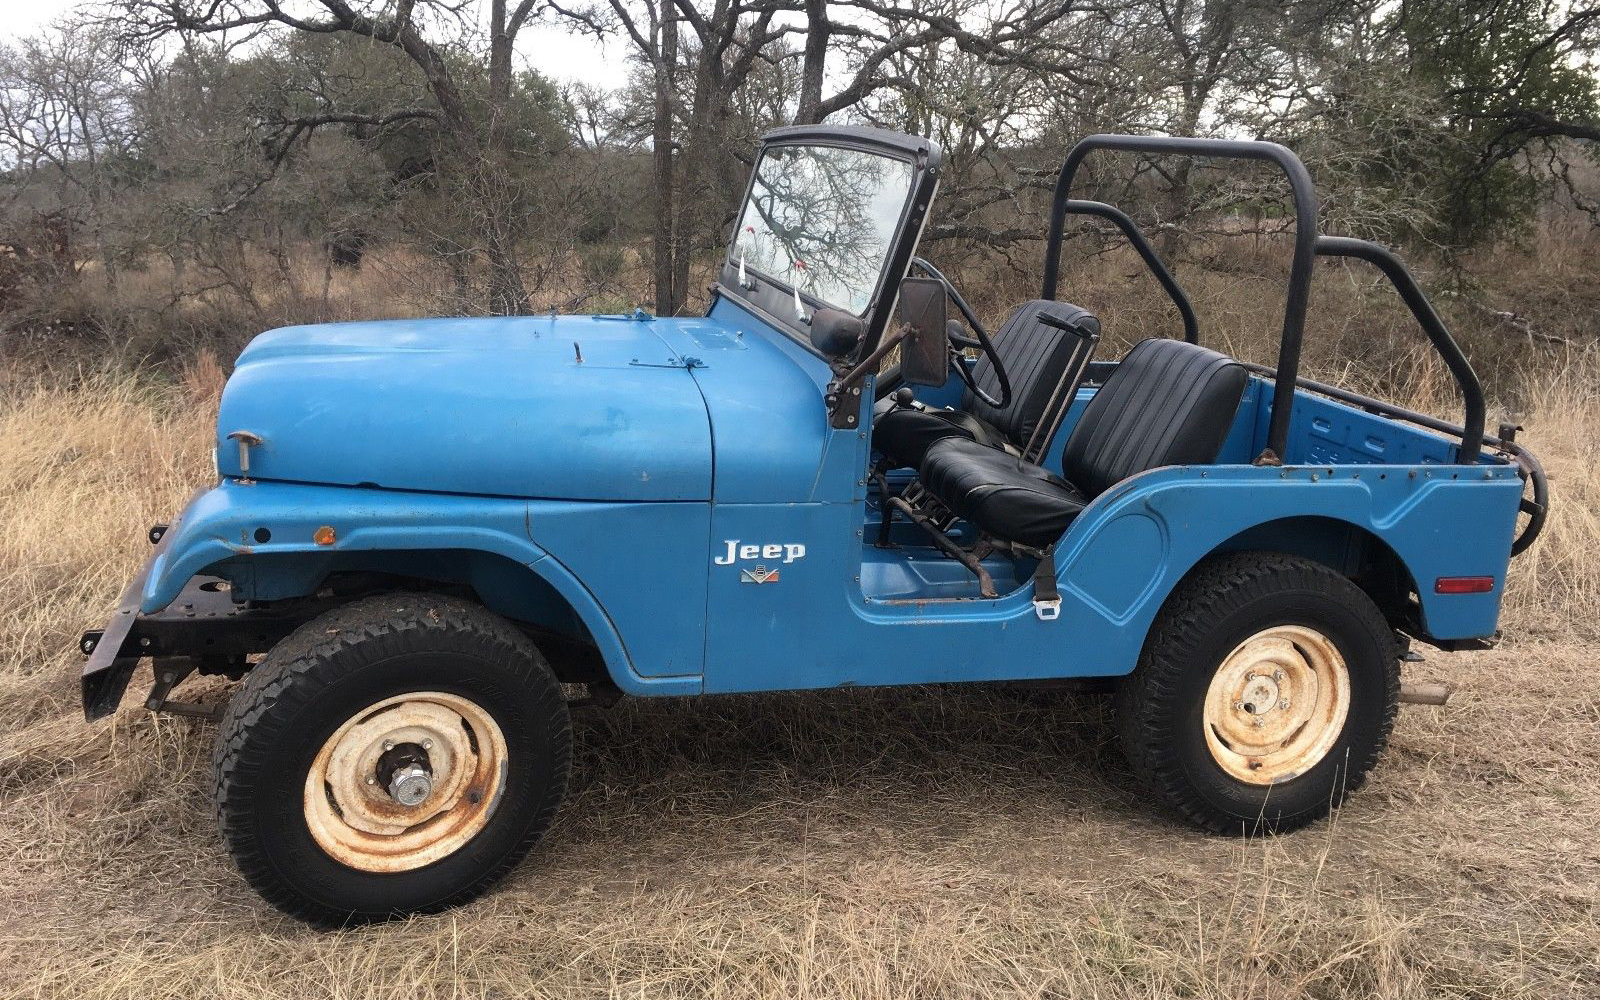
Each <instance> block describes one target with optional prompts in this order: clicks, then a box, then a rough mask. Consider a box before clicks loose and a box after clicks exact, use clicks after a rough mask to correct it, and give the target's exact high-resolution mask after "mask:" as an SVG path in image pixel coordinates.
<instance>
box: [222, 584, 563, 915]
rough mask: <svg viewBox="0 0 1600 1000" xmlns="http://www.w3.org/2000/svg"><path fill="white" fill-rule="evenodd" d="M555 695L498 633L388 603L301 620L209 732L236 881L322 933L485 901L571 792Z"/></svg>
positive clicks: (461, 615)
mask: <svg viewBox="0 0 1600 1000" xmlns="http://www.w3.org/2000/svg"><path fill="white" fill-rule="evenodd" d="M570 756H571V727H570V723H569V720H568V716H567V706H566V701H565V698H564V696H563V694H562V691H561V686H560V684H559V683H558V682H557V681H556V679H555V676H554V675H553V674H552V673H551V671H550V668H549V665H548V664H547V663H546V662H545V660H544V658H543V657H542V656H541V655H540V654H539V652H538V650H537V649H535V648H534V646H533V644H532V643H531V642H530V641H529V640H528V638H527V637H526V636H525V635H523V634H522V633H521V632H519V631H518V630H517V629H516V628H514V627H513V626H512V625H511V624H510V623H509V622H506V621H505V620H503V619H501V618H498V617H496V616H494V615H492V614H490V613H489V612H487V611H485V610H484V609H483V608H481V607H478V606H477V605H474V604H471V603H468V602H466V601H461V600H457V599H454V598H446V597H438V596H432V595H426V594H392V595H385V596H381V597H374V598H368V599H365V600H361V601H357V602H355V603H353V604H350V605H346V606H345V607H342V608H339V609H337V610H334V611H330V612H329V613H327V614H325V615H323V616H321V617H319V618H317V619H316V620H314V621H312V622H310V623H308V624H306V625H304V626H302V627H301V628H300V629H299V630H297V631H296V632H295V633H294V634H292V635H290V636H289V637H288V638H287V639H285V640H283V642H281V643H279V644H278V646H277V647H275V648H274V649H273V650H272V651H271V652H270V653H268V654H267V656H266V657H265V658H264V659H263V660H262V661H261V663H260V664H258V665H257V666H256V667H255V669H254V670H252V671H251V672H250V675H249V677H248V678H247V679H246V681H245V683H244V684H243V686H242V687H241V688H240V689H239V691H238V692H237V693H236V694H235V695H234V697H233V700H232V701H231V703H230V704H229V706H228V711H227V713H226V715H225V716H224V717H223V720H222V726H221V731H220V732H219V733H218V734H217V744H216V752H215V755H214V774H215V796H216V809H217V818H218V821H219V823H220V825H221V827H222V835H223V838H224V840H225V841H226V842H227V845H228V848H229V851H230V852H231V853H232V855H233V857H234V860H235V861H236V863H237V864H238V866H239V870H240V871H241V872H242V873H243V875H244V876H245V878H246V880H247V881H249V882H250V884H251V885H252V886H253V887H254V888H255V889H256V890H257V891H258V892H259V893H260V894H261V895H262V897H263V898H265V899H266V900H267V901H268V902H269V903H271V904H272V905H273V906H275V907H277V908H278V909H280V910H283V911H284V912H285V913H288V914H290V915H292V916H295V917H299V918H301V919H303V920H307V921H309V922H312V923H316V924H321V925H341V924H349V923H361V922H366V921H371V920H381V919H386V918H389V917H394V916H399V915H403V914H408V913H427V912H433V911H437V910H441V909H445V908H447V907H450V906H455V905H457V904H459V903H463V902H466V901H467V900H470V899H472V898H473V897H475V896H477V895H479V894H480V893H482V892H483V891H485V890H486V889H488V888H489V887H490V886H491V885H493V884H494V883H495V882H496V881H498V880H499V879H500V878H501V877H503V876H504V875H505V874H506V873H507V872H509V871H510V870H511V869H512V868H513V867H514V866H515V865H516V864H517V862H518V861H520V860H521V859H522V858H523V857H524V856H525V855H526V854H527V852H528V851H529V849H530V848H531V847H532V846H533V844H534V843H535V842H536V841H537V840H538V839H539V837H540V836H541V835H542V834H543V833H544V831H545V829H546V828H547V827H548V826H549V824H550V821H551V819H552V818H553V817H554V815H555V811H556V808H557V807H558V806H559V804H560V802H561V798H562V796H563V794H564V793H565V790H566V781H567V771H568V765H569V760H570Z"/></svg>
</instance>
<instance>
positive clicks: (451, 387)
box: [142, 302, 1522, 694]
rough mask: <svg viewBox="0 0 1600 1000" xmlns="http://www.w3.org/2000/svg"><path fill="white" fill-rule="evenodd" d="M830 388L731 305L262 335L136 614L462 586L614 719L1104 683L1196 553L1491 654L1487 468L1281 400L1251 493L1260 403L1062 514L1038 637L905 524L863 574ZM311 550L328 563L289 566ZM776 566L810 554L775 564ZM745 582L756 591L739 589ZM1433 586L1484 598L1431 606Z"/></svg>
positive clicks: (1379, 423) (1254, 400)
mask: <svg viewBox="0 0 1600 1000" xmlns="http://www.w3.org/2000/svg"><path fill="white" fill-rule="evenodd" d="M574 341H576V342H577V343H578V345H579V348H578V349H579V350H581V351H582V354H583V361H582V362H579V361H577V359H576V356H575V352H574V350H573V346H572V345H573V342H574ZM688 358H694V359H696V360H695V362H694V363H693V364H690V363H688V362H687V361H686V359H688ZM829 377H830V373H829V370H828V368H827V366H826V365H825V364H824V363H823V362H822V361H821V360H820V359H819V358H817V357H816V356H814V355H812V354H810V353H809V352H807V351H805V350H804V349H802V348H801V347H800V346H799V345H797V344H796V343H795V341H794V340H792V339H791V338H789V337H787V336H785V335H784V334H783V332H782V331H779V330H776V329H773V328H771V327H769V326H767V325H766V324H765V323H763V322H762V321H761V320H760V319H759V318H758V317H757V316H755V315H754V314H752V313H749V312H746V311H745V310H743V309H741V308H739V307H738V306H736V305H734V304H732V303H728V302H720V303H719V304H718V305H717V306H716V307H715V308H714V309H713V310H712V312H711V315H710V316H708V317H706V318H702V319H685V320H671V321H668V320H653V321H648V322H645V321H636V320H630V319H620V318H600V317H577V318H575V317H563V318H559V319H556V318H549V317H540V318H516V319H503V320H428V321H400V322H395V323H390V324H382V323H362V324H345V325H336V326H327V327H299V328H292V329H289V330H280V331H274V332H272V333H269V334H264V335H263V336H262V337H260V338H258V339H257V340H256V341H255V342H254V343H253V344H251V346H250V347H249V348H248V349H247V350H246V351H245V353H244V355H243V356H242V357H241V359H240V363H239V367H238V369H237V371H236V373H235V375H234V377H233V379H232V380H231V381H230V383H229V386H228V389H227V391H226V393H225V395H224V401H223V408H222V416H221V422H220V426H219V435H225V434H226V433H227V432H229V431H231V430H235V429H244V430H249V431H251V432H253V433H256V434H259V435H260V436H261V437H262V438H263V443H262V444H261V445H259V446H257V447H255V448H253V449H252V451H251V480H250V481H246V480H245V479H243V478H242V477H241V476H240V471H241V470H240V469H239V468H238V466H237V464H236V463H237V451H236V445H235V444H234V442H232V441H227V440H223V441H222V442H221V443H220V457H221V460H222V463H221V464H222V471H223V479H222V481H221V483H220V484H219V485H218V486H217V487H216V488H214V489H212V490H210V491H207V492H205V493H203V494H201V495H200V496H199V497H198V498H197V499H196V500H195V502H194V503H193V504H192V505H191V507H190V508H189V509H188V510H187V511H186V512H185V513H184V515H183V517H182V518H181V520H180V521H179V522H178V523H177V524H176V525H175V526H174V527H173V529H172V530H173V532H174V537H173V538H172V540H171V543H170V544H169V545H168V548H167V551H166V552H165V554H164V555H163V556H162V557H160V559H159V561H158V563H157V565H156V566H155V567H154V569H153V571H152V573H151V574H150V577H149V580H148V582H147V585H146V589H145V592H144V594H143V598H142V607H143V610H144V611H146V612H151V611H155V610H158V609H160V608H162V607H163V606H165V605H166V604H168V603H169V602H170V601H171V600H172V599H173V598H174V597H175V596H176V595H177V594H178V593H179V592H180V591H181V589H182V587H183V585H184V584H185V582H187V581H188V580H189V579H190V578H191V577H192V576H194V575H196V574H215V575H222V576H224V577H226V578H227V579H229V580H230V581H231V582H232V583H233V586H234V589H235V593H236V594H237V595H238V596H239V598H240V599H249V598H255V599H278V598H284V597H291V596H299V595H303V594H307V593H311V592H314V591H315V589H316V588H317V587H318V586H319V585H320V584H321V582H322V581H323V580H324V579H326V577H327V576H328V575H329V574H331V573H337V572H344V571H351V570H361V569H366V570H371V569H378V570H381V571H386V572H403V573H412V574H414V575H417V576H419V577H421V578H423V579H439V580H446V581H456V582H460V583H464V584H466V585H468V586H472V587H473V588H474V589H475V590H477V591H478V592H479V593H480V594H482V595H483V596H484V599H485V601H486V603H488V604H489V605H490V607H492V608H494V609H495V610H497V611H499V612H500V613H502V614H506V615H507V616H508V617H512V618H517V619H519V620H525V621H529V622H530V623H533V624H538V625H540V626H541V627H546V628H555V629H557V630H565V631H570V632H573V633H574V634H577V635H579V636H581V637H583V638H586V639H588V640H589V641H592V642H593V643H594V644H595V645H596V647H597V648H598V649H599V650H600V652H601V655H602V657H603V658H604V660H605V662H606V664H607V666H608V668H609V670H610V671H611V674H612V676H613V677H614V678H615V680H616V681H617V683H618V685H619V686H620V687H621V688H623V690H625V691H628V692H630V693H634V694H695V693H701V692H732V691H762V690H779V689H795V688H819V687H832V686H837V685H844V684H850V685H885V684H907V683H923V682H936V681H976V680H1002V679H1032V678H1051V677H1076V676H1116V675H1120V674H1123V673H1126V672H1127V671H1129V670H1131V669H1132V667H1133V665H1134V663H1135V661H1136V659H1137V656H1138V653H1139V649H1140V647H1141V645H1142V644H1143V642H1144V637H1145V634H1146V632H1147V630H1148V628H1149V626H1150V623H1151V621H1152V620H1153V618H1154V616H1155V614H1156V612H1157V611H1158V610H1159V609H1160V607H1161V605H1162V602H1163V601H1164V600H1165V599H1166V596H1167V595H1168V594H1169V593H1170V592H1171V590H1172V588H1173V587H1174V586H1175V585H1176V584H1177V583H1178V582H1179V581H1180V580H1181V579H1182V577H1183V576H1184V574H1185V573H1187V572H1188V571H1189V570H1190V569H1191V568H1193V567H1194V565H1195V564H1196V563H1198V562H1199V561H1200V560H1202V559H1204V558H1205V557H1206V556H1207V555H1210V554H1212V553H1215V552H1217V551H1222V550H1225V549H1228V548H1230V547H1238V544H1240V543H1238V542H1236V541H1234V540H1236V539H1240V538H1244V539H1256V540H1258V542H1259V540H1261V539H1272V540H1273V541H1274V544H1277V543H1282V544H1284V545H1286V546H1288V547H1292V548H1293V549H1294V550H1296V551H1305V552H1308V553H1317V554H1319V557H1322V558H1326V559H1328V560H1330V561H1333V560H1335V559H1336V558H1337V557H1338V553H1339V552H1340V551H1341V548H1340V547H1341V546H1342V545H1344V544H1346V541H1347V538H1348V537H1353V536H1352V535H1350V533H1352V532H1357V533H1367V534H1370V535H1371V536H1373V537H1376V538H1377V539H1379V540H1380V541H1381V542H1382V543H1383V544H1384V545H1386V546H1387V547H1388V548H1389V549H1391V550H1392V551H1393V552H1394V553H1395V555H1396V556H1397V557H1398V558H1399V560H1400V561H1401V563H1402V564H1403V565H1404V567H1405V568H1406V570H1407V571H1408V572H1409V574H1410V576H1411V577H1412V579H1413V580H1415V581H1417V589H1418V591H1419V594H1418V597H1419V602H1420V605H1421V614H1422V619H1423V624H1424V626H1425V628H1426V630H1427V631H1428V632H1429V633H1430V634H1431V635H1433V636H1434V637H1437V638H1440V639H1453V638H1466V637H1475V636H1485V635H1489V634H1491V633H1493V632H1494V630H1495V628H1496V626H1497V618H1498V613H1499V604H1500V597H1501V593H1502V589H1503V585H1504V580H1505V570H1506V565H1507V562H1508V559H1509V547H1510V543H1511V537H1512V529H1513V524H1514V521H1515V516H1516V507H1517V502H1518V499H1519V498H1520V496H1521V493H1522V484H1521V481H1520V480H1519V479H1518V478H1517V476H1516V474H1515V472H1514V470H1513V469H1512V468H1511V467H1510V466H1508V465H1505V464H1503V463H1501V462H1499V461H1497V460H1495V459H1493V458H1486V459H1485V460H1484V464H1481V465H1478V466H1455V465H1449V464H1446V463H1448V462H1449V461H1450V459H1451V457H1452V443H1451V442H1449V441H1447V440H1445V439H1443V438H1441V437H1438V436H1437V435H1433V434H1430V433H1428V432H1425V431H1422V430H1419V429H1416V428H1414V427H1411V426H1408V425H1403V424H1399V423H1396V422H1393V421H1389V420H1386V419H1383V418H1381V417H1377V416H1374V415H1372V414H1370V413H1365V412H1363V411H1360V410H1356V409H1354V408H1352V407H1349V406H1345V405H1344V404H1341V403H1338V402H1335V401H1332V400H1328V399H1325V398H1322V397H1318V396H1312V395H1309V394H1305V393H1301V394H1300V395H1299V397H1298V398H1297V409H1296V416H1295V421H1294V425H1293V426H1294V436H1293V438H1292V440H1291V447H1290V454H1289V455H1288V456H1286V457H1287V459H1288V461H1289V462H1290V463H1291V464H1290V465H1289V466H1288V467H1285V468H1257V467H1254V466H1251V465H1250V464H1249V462H1250V460H1251V458H1253V457H1254V455H1255V454H1256V453H1257V452H1258V451H1259V449H1260V447H1261V445H1262V443H1263V442H1264V440H1265V435H1266V426H1267V415H1268V407H1269V401H1270V386H1269V385H1268V384H1266V383H1264V382H1262V381H1260V380H1252V382H1251V384H1250V386H1249V387H1248V389H1247V391H1246V393H1245V398H1244V402H1243V403H1242V404H1241V406H1240V409H1239V413H1238V416H1237V418H1236V420H1235V425H1234V428H1233V430H1232V431H1231V433H1230V434H1229V437H1228V439H1227V443H1226V444H1225V445H1224V447H1223V452H1222V456H1221V461H1220V462H1219V464H1217V465H1213V466H1209V467H1204V468H1198V467H1183V468H1167V469H1158V470H1154V471H1151V472H1148V473H1145V474H1143V475H1140V476H1136V477H1134V478H1133V479H1130V480H1128V481H1127V482H1125V483H1123V484H1121V485H1119V486H1117V487H1115V488H1113V489H1112V490H1111V491H1109V492H1108V493H1107V494H1105V495H1104V496H1102V497H1100V498H1099V499H1097V500H1096V501H1095V502H1094V503H1093V504H1091V505H1090V506H1089V508H1088V509H1087V510H1085V511H1084V513H1083V514H1082V515H1081V516H1079V518H1078V519H1077V520H1076V521H1075V522H1074V523H1073V525H1072V526H1071V528H1070V529H1069V530H1068V531H1067V533H1066V535H1065V536H1063V537H1062V539H1061V540H1060V542H1058V543H1057V547H1056V559H1057V570H1058V578H1059V582H1060V587H1061V591H1062V598H1063V603H1062V610H1061V617H1060V618H1059V619H1058V620H1056V621H1053V622H1043V621H1040V620H1039V619H1038V618H1037V617H1036V616H1035V614H1034V612H1033V606H1032V585H1031V582H1030V579H1029V574H1030V573H1031V570H1032V565H1031V564H1029V563H1026V562H1024V563H1021V564H1013V563H1011V561H1010V560H1008V559H1005V558H1003V557H991V558H990V560H989V566H990V567H991V569H992V572H993V573H994V576H995V578H996V582H997V584H998V585H999V589H1000V590H1001V596H1000V597H998V598H996V599H993V600H982V599H978V598H977V589H976V586H975V584H974V583H973V581H972V580H971V579H970V577H969V576H968V575H967V574H966V572H965V570H963V569H962V568H961V567H959V566H958V565H957V564H955V563H954V562H953V561H951V560H949V559H947V558H945V557H944V556H942V555H940V554H939V553H938V552H937V551H936V550H934V549H933V548H932V547H931V545H929V544H928V543H927V541H926V540H925V539H923V538H922V537H921V536H920V534H919V533H918V531H917V529H915V528H914V527H913V526H910V525H905V524H900V525H898V526H897V527H896V529H895V538H896V540H897V542H899V543H900V545H899V547H897V548H894V549H890V550H881V549H877V548H874V547H873V546H872V542H873V541H874V540H875V539H876V531H877V506H876V497H875V495H873V496H871V497H869V492H870V491H869V489H868V487H867V486H866V484H865V482H864V480H865V472H866V468H867V463H868V462H869V460H870V440H869V436H868V435H867V434H866V433H864V432H862V431H857V430H833V429H831V428H829V426H828V424H827V420H826V418H825V412H824V407H823V401H822V395H823V392H824V387H825V385H826V383H827V381H828V378H829ZM1092 392H1093V390H1092V389H1085V390H1084V391H1083V392H1082V393H1080V395H1079V398H1078V400H1077V401H1076V402H1075V404H1074V407H1073V409H1072V412H1071V413H1070V414H1069V417H1068V419H1067V421H1066V423H1065V425H1064V427H1063V429H1062V431H1061V433H1060V435H1059V436H1058V437H1057V438H1056V440H1055V441H1054V442H1052V445H1051V448H1050V455H1051V459H1050V461H1051V462H1059V457H1058V456H1059V453H1060V450H1061V447H1062V445H1063V443H1064V441H1065V439H1066V437H1067V436H1068V435H1069V434H1070V432H1071V427H1072V425H1073V423H1074V422H1075V421H1076V419H1077V415H1078V413H1079V412H1081V410H1082V406H1083V404H1084V403H1085V401H1086V400H1087V399H1089V398H1090V396H1091V395H1092ZM868 395H869V396H870V390H869V391H868ZM869 409H870V405H869V403H868V402H866V401H863V403H862V412H863V415H865V414H866V413H867V412H868V411H869ZM1380 462H1381V463H1383V464H1377V463H1380ZM1313 463H1314V464H1313ZM361 484H376V485H361ZM324 525H326V526H330V527H333V528H334V529H335V532H336V541H335V543H334V544H333V545H331V546H318V545H316V544H315V543H314V541H313V534H314V532H315V531H316V530H317V528H319V527H321V526H324ZM1308 534H1310V535H1315V536H1316V537H1306V536H1307V535H1308ZM263 537H265V538H267V540H266V541H260V540H258V539H260V538H263ZM1361 537H1365V535H1364V534H1363V535H1361ZM751 545H753V546H755V549H754V550H752V551H753V552H754V555H753V557H750V558H746V557H745V549H744V547H745V546H751ZM730 546H731V548H730ZM793 546H803V547H804V555H803V556H801V557H798V558H792V559H787V558H785V557H784V556H782V555H780V556H779V557H778V558H773V557H772V556H771V555H770V554H769V553H772V552H777V553H791V552H793V551H794V550H793V548H792V547H793ZM774 547H776V548H774ZM730 555H731V557H732V558H731V559H730V558H729V556H730ZM758 567H759V568H760V574H757V575H761V574H769V575H770V574H774V573H775V574H776V576H775V578H774V579H771V581H770V582H768V583H766V584H761V585H754V584H752V583H750V582H742V581H744V580H746V579H747V574H746V572H745V571H746V570H751V571H755V570H757V568H758ZM1452 575H1462V576H1465V575H1492V576H1493V577H1494V578H1495V581H1496V586H1495V589H1494V591H1493V592H1492V593H1489V594H1481V595H1451V596H1442V595H1436V594H1434V593H1433V592H1432V587H1431V582H1432V581H1433V580H1434V579H1435V578H1436V577H1439V576H1452Z"/></svg>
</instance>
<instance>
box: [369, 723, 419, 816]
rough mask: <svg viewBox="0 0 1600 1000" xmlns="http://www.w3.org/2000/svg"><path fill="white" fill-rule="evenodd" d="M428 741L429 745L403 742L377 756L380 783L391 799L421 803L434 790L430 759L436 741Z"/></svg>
mask: <svg viewBox="0 0 1600 1000" xmlns="http://www.w3.org/2000/svg"><path fill="white" fill-rule="evenodd" d="M385 742H386V744H387V743H389V742H392V741H385ZM427 742H428V746H427V747H423V746H422V745H421V744H417V743H402V744H399V745H397V746H394V747H393V748H392V749H389V750H385V751H384V754H383V756H382V757H379V758H378V773H377V779H378V783H379V784H381V785H383V786H384V787H385V788H387V789H388V790H389V797H390V798H391V799H394V800H395V801H396V802H398V803H400V804H401V805H403V806H406V807H407V808H410V807H413V806H419V805H421V804H422V803H423V802H424V801H425V800H426V799H427V798H428V796H429V795H431V794H432V793H433V762H432V761H430V760H429V759H428V750H429V749H431V748H432V745H433V741H432V740H428V741H427Z"/></svg>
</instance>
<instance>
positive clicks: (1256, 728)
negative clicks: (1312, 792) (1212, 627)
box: [1204, 625, 1350, 785]
mask: <svg viewBox="0 0 1600 1000" xmlns="http://www.w3.org/2000/svg"><path fill="white" fill-rule="evenodd" d="M1349 709H1350V676H1349V670H1348V668H1347V667H1346V666H1345V662H1344V657H1343V656H1342V655H1340V653H1339V650H1338V648H1337V647H1336V646H1334V644H1333V642H1332V641H1331V640H1329V639H1328V638H1327V636H1325V635H1323V634H1322V633H1321V632H1318V631H1317V630H1316V629H1313V628H1308V627H1306V626H1302V625H1279V626H1275V627H1273V628H1269V629H1264V630H1262V631H1261V632H1258V633H1256V634H1255V635H1253V636H1251V637H1250V638H1248V639H1246V640H1245V641H1244V642H1242V643H1240V644H1239V645H1238V646H1237V647H1235V648H1234V650H1233V652H1231V653H1229V654H1228V656H1227V657H1225V658H1224V659H1223V661H1222V663H1221V665H1220V666H1218V667H1217V671H1216V673H1215V674H1214V675H1213V676H1212V678H1211V684H1210V686H1209V688H1208V689H1207V691H1206V701H1205V709H1204V715H1205V719H1204V725H1205V737H1206V746H1207V748H1208V749H1210V751H1211V755H1212V757H1213V759H1215V760H1216V762H1217V763H1218V764H1219V765H1220V766H1221V767H1222V769H1223V770H1224V771H1226V772H1227V773H1228V774H1229V775H1231V776H1232V777H1234V778H1237V779H1239V780H1240V781H1244V782H1246V783H1249V784H1254V785H1270V784H1273V783H1275V782H1279V781H1288V780H1289V779H1291V778H1294V777H1296V776H1297V775H1300V774H1303V773H1305V772H1306V771H1307V770H1309V769H1311V768H1312V767H1315V766H1316V764H1317V763H1318V762H1319V761H1321V760H1322V759H1323V757H1325V756H1327V753H1328V751H1329V750H1330V749H1332V747H1333V745H1334V743H1335V742H1337V741H1338V738H1339V734H1340V733H1341V732H1342V731H1343V730H1344V722H1345V717H1346V715H1348V714H1349Z"/></svg>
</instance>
